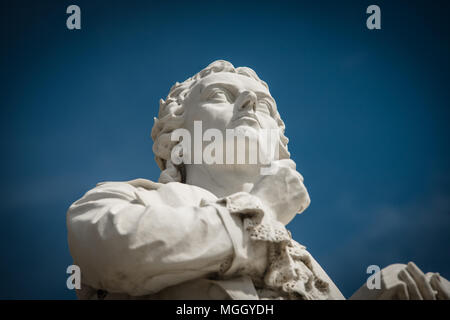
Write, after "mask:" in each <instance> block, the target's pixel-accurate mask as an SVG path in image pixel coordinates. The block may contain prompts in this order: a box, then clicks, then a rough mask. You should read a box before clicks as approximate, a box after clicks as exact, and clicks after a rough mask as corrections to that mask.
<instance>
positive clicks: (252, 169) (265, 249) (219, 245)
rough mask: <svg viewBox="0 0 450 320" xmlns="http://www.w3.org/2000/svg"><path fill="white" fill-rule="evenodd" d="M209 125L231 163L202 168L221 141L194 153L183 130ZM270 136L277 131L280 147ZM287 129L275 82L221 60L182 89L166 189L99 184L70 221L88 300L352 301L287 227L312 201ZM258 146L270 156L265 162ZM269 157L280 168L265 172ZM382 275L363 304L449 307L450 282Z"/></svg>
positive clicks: (160, 130) (408, 271)
mask: <svg viewBox="0 0 450 320" xmlns="http://www.w3.org/2000/svg"><path fill="white" fill-rule="evenodd" d="M199 123H200V124H201V125H202V130H209V129H214V131H210V132H212V133H214V137H215V139H214V142H215V143H217V144H216V148H215V150H214V152H215V154H216V155H217V154H220V153H222V152H223V154H224V155H227V156H228V155H230V154H232V156H230V159H231V160H232V161H227V162H224V161H216V162H213V163H205V162H204V161H192V159H193V158H197V160H198V159H199V158H198V154H199V153H200V154H201V153H202V152H205V151H206V149H207V148H208V142H209V144H210V143H212V140H213V139H209V140H208V139H206V140H205V139H203V140H202V141H201V143H200V144H199V143H194V144H191V143H187V141H185V140H186V139H185V138H184V137H183V139H176V137H177V135H174V133H177V132H179V131H177V130H184V131H183V132H188V133H190V134H192V135H195V134H196V132H195V131H196V130H197V129H196V127H195V125H196V124H199ZM267 130H271V132H274V131H275V132H276V133H277V135H276V139H270V141H269V143H267V142H268V141H265V139H264V138H262V137H264V135H262V134H261V132H265V131H267ZM284 131H285V126H284V122H283V121H282V119H281V117H280V114H279V113H278V111H277V107H276V103H275V100H274V99H273V98H272V96H271V94H270V92H269V88H268V86H267V84H266V83H265V82H264V81H262V80H261V79H260V78H259V77H258V76H257V74H256V73H255V72H254V71H253V70H252V69H250V68H246V67H240V68H235V67H233V65H232V64H231V63H229V62H227V61H222V60H219V61H215V62H213V63H212V64H210V65H209V66H208V67H206V68H205V69H204V70H202V71H200V72H199V73H197V74H196V75H194V76H193V77H191V78H189V79H187V80H186V81H184V82H182V83H178V82H177V83H176V84H175V85H174V86H173V87H172V88H171V90H170V92H169V95H168V97H167V98H166V100H165V101H164V100H161V101H160V108H159V114H158V118H155V123H154V126H153V129H152V133H151V136H152V138H153V140H154V145H153V151H154V153H155V158H156V162H157V164H158V166H159V167H160V169H161V171H162V172H161V175H160V177H159V181H158V182H153V181H150V180H145V179H136V180H132V181H126V182H103V183H99V184H98V185H97V186H96V187H95V188H93V189H92V190H90V191H88V192H87V193H86V194H85V195H84V196H83V197H82V198H81V199H79V200H78V201H76V202H75V203H73V204H72V205H71V206H70V208H69V210H68V212H67V228H68V241H69V248H70V252H71V255H72V257H73V260H74V263H75V264H76V265H78V266H79V267H80V269H81V281H82V285H81V289H79V290H77V295H78V297H79V298H80V299H308V300H311V299H345V298H344V296H343V295H342V293H341V292H340V291H339V289H338V288H337V287H336V285H335V284H334V283H333V281H332V280H331V279H330V278H329V277H328V275H327V274H326V273H325V271H324V270H323V269H322V267H321V266H320V265H319V264H318V263H317V262H316V260H315V259H314V258H313V257H312V256H311V254H310V253H309V252H308V251H307V250H306V248H305V247H304V246H303V245H301V244H299V243H298V242H296V241H295V240H294V239H292V236H291V233H290V232H289V231H288V230H287V229H286V225H287V224H288V223H289V222H290V221H291V220H292V219H293V218H294V217H295V216H296V214H298V213H301V212H303V211H304V210H305V209H306V208H307V207H308V206H309V203H310V198H309V195H308V192H307V190H306V188H305V185H304V180H303V177H302V175H301V174H300V173H299V172H298V171H297V170H296V164H295V163H294V162H293V161H292V160H291V159H290V153H289V151H288V148H287V144H288V139H287V138H286V136H285V135H284ZM229 132H231V133H233V134H235V137H236V138H239V137H241V138H242V137H244V139H248V143H247V144H246V145H245V146H244V149H239V148H237V147H236V145H235V144H233V142H234V141H235V139H234V138H233V139H230V140H226V141H225V142H224V143H222V142H221V141H218V140H220V139H219V137H225V136H226V135H227V133H229ZM205 135H206V132H205ZM174 137H175V139H174ZM266 137H267V136H266ZM203 138H204V136H203ZM266 140H267V139H266ZM219 142H220V143H219ZM250 142H253V143H254V144H253V145H257V146H258V150H259V152H260V153H259V158H258V161H256V162H255V161H253V162H251V161H249V158H250V155H249V153H250V152H251V151H252V150H253V149H252V148H251V147H248V146H249V145H252V144H251V143H250ZM242 150H243V151H242ZM210 151H211V150H210ZM240 151H242V152H244V153H245V154H244V159H245V160H244V161H243V162H242V161H241V162H238V161H236V157H238V156H239V152H240ZM253 151H254V150H253ZM180 159H181V160H180ZM201 159H202V157H200V160H201ZM262 159H265V160H267V159H269V160H270V171H268V172H265V173H264V174H262V172H263V171H262V170H261V169H262V168H266V167H267V161H265V162H264V164H263V161H262ZM381 276H382V286H381V288H380V289H378V290H369V289H368V288H367V286H365V285H363V286H362V287H361V288H360V289H359V290H358V291H357V292H356V293H355V294H354V295H353V296H352V298H353V299H449V294H450V286H449V282H448V281H447V280H446V279H444V278H442V277H440V276H439V274H435V273H428V274H423V273H422V271H421V270H420V269H419V268H417V266H416V265H415V264H413V263H409V264H408V265H400V264H396V265H391V266H388V267H386V268H385V269H383V270H382V271H381Z"/></svg>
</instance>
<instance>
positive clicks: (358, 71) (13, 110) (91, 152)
mask: <svg viewBox="0 0 450 320" xmlns="http://www.w3.org/2000/svg"><path fill="white" fill-rule="evenodd" d="M70 4H77V5H79V6H80V7H81V17H82V29H81V30H79V31H70V30H68V29H67V28H66V18H67V16H68V15H67V14H66V13H65V12H66V8H67V6H68V5H70ZM370 4H378V5H379V6H380V7H381V18H382V30H375V31H370V30H368V29H367V28H366V18H367V16H368V15H367V14H366V13H365V11H366V8H367V6H368V5H370ZM448 12H449V6H448V5H447V2H439V1H421V2H413V1H376V2H373V1H359V2H358V1H344V0H341V1H308V2H306V1H305V2H275V1H273V2H264V1H255V2H250V1H248V2H247V1H236V2H233V1H207V2H199V1H195V2H190V1H180V2H177V1H175V2H174V1H168V2H167V3H163V2H150V1H79V0H73V1H2V5H1V45H2V51H1V62H0V63H1V64H0V67H1V69H0V70H1V90H0V95H1V100H0V101H1V126H0V130H1V135H0V143H1V150H2V157H1V160H0V165H1V166H0V167H1V169H0V177H1V187H0V196H1V199H0V201H1V202H0V203H1V215H0V254H1V259H0V298H16V299H21V298H31V299H40V298H58V299H59V298H61V299H66V298H67V299H72V298H74V297H75V295H74V292H73V291H69V290H68V289H67V288H66V277H67V276H68V275H67V274H66V273H65V272H66V268H67V266H68V265H70V264H71V263H72V260H71V257H70V254H69V252H68V247H67V238H66V225H65V213H66V210H67V208H68V207H69V205H70V204H71V203H72V202H73V201H75V200H76V199H78V198H79V197H81V196H82V195H83V193H84V192H86V191H87V190H88V189H90V188H92V187H93V186H94V185H95V184H96V183H97V182H99V181H104V180H127V179H132V178H136V177H143V178H148V179H152V180H157V178H158V176H159V169H158V168H157V166H156V164H155V162H154V160H153V153H152V149H151V148H152V141H151V139H150V131H151V128H152V125H153V117H154V116H155V115H157V111H158V100H159V98H165V97H166V95H167V93H168V91H169V88H170V87H171V86H172V84H173V83H174V82H175V81H183V80H185V79H186V78H187V77H189V76H191V75H193V74H194V73H196V72H198V71H200V70H201V69H202V68H204V67H206V66H207V65H208V64H209V63H211V62H212V61H214V60H216V59H226V60H229V61H230V62H231V63H233V64H234V65H235V66H249V67H251V68H253V69H254V70H255V71H256V72H257V73H258V75H259V76H260V77H261V78H262V79H263V80H265V81H266V82H268V84H269V86H270V90H271V92H272V95H273V96H274V97H275V99H276V100H277V103H278V107H279V111H280V113H281V116H282V117H283V119H284V121H285V123H286V127H287V131H286V134H287V136H288V137H289V138H290V143H289V149H290V151H291V154H292V157H293V159H294V160H295V161H296V162H297V165H298V168H299V170H300V172H302V174H303V175H304V177H305V183H306V186H307V187H308V190H309V192H310V195H311V199H312V204H311V206H310V208H309V209H308V210H307V211H306V212H305V213H304V214H302V215H301V216H298V217H297V218H296V219H295V220H294V222H292V223H291V224H290V225H289V228H290V229H291V230H292V232H293V236H294V238H295V239H296V240H298V241H299V242H300V243H302V244H304V245H306V246H307V247H308V248H309V250H310V252H311V253H312V254H313V256H314V257H315V258H316V259H317V260H318V262H319V263H320V264H321V265H322V266H323V268H324V269H325V270H326V271H327V272H328V274H329V275H330V277H331V278H332V279H333V280H334V281H335V283H336V284H337V286H338V287H339V288H341V290H342V291H343V293H344V294H345V295H346V296H350V295H351V294H352V293H353V292H354V291H355V290H356V289H357V288H359V286H361V285H362V284H363V283H364V282H365V280H366V278H367V274H366V268H367V266H368V265H371V264H377V265H379V266H380V267H384V266H386V265H388V264H391V263H395V262H403V263H405V262H407V261H410V260H413V261H415V262H416V263H417V264H418V265H419V266H420V267H421V268H422V269H423V270H424V271H439V272H440V273H441V274H442V275H443V276H445V277H447V278H450V254H449V250H448V245H449V240H450V235H449V231H450V210H449V209H450V179H449V177H450V175H449V169H450V167H449V163H450V162H449V160H450V159H449V158H450V157H449V156H450V153H449V150H448V145H449V126H448V123H449V122H448V121H449V103H448V101H449V95H450V90H449V79H448V76H449V74H450V73H449V71H450V68H449V56H450V50H449V28H448V27H449V23H448V22H447V18H448Z"/></svg>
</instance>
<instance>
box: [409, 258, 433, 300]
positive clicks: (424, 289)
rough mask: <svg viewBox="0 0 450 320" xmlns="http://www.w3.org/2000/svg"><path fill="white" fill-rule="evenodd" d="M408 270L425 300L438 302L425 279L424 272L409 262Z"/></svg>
mask: <svg viewBox="0 0 450 320" xmlns="http://www.w3.org/2000/svg"><path fill="white" fill-rule="evenodd" d="M406 270H407V271H408V272H409V274H410V275H411V276H412V278H413V279H414V281H415V282H416V284H417V286H418V287H419V290H420V292H421V294H422V297H423V299H424V300H436V297H435V296H434V292H433V289H432V288H431V285H430V284H429V283H428V281H427V278H426V277H425V275H424V274H423V272H422V271H421V270H420V269H419V268H418V267H417V266H416V264H415V263H414V262H408V264H407V266H406Z"/></svg>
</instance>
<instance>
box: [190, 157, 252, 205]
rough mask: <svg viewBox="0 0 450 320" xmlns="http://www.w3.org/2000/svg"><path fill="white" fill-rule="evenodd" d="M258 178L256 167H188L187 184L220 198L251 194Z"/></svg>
mask: <svg viewBox="0 0 450 320" xmlns="http://www.w3.org/2000/svg"><path fill="white" fill-rule="evenodd" d="M256 170H257V171H256ZM258 178H259V167H257V166H254V165H253V166H249V165H239V166H227V165H195V164H194V165H187V166H186V183H187V184H190V185H194V186H197V187H200V188H203V189H206V190H208V191H210V192H211V193H213V194H214V195H215V196H216V197H218V198H222V197H226V196H229V195H231V194H233V193H236V192H241V191H243V192H250V190H251V189H252V188H253V185H254V184H255V182H256V181H257V180H258Z"/></svg>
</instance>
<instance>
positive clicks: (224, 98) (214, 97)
mask: <svg viewBox="0 0 450 320" xmlns="http://www.w3.org/2000/svg"><path fill="white" fill-rule="evenodd" d="M208 100H209V101H212V102H231V101H232V97H231V95H230V94H229V93H228V92H226V91H225V90H221V89H215V90H213V91H212V92H211V94H210V95H209V96H208Z"/></svg>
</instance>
